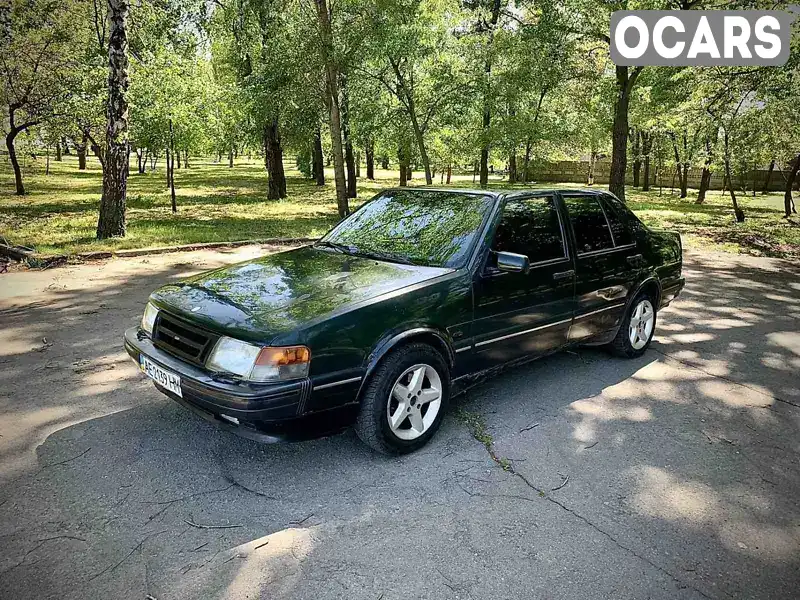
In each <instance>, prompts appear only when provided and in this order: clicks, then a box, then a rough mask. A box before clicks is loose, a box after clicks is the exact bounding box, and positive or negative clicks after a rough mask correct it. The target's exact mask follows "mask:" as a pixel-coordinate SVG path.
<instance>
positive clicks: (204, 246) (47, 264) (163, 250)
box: [26, 237, 319, 268]
mask: <svg viewBox="0 0 800 600" xmlns="http://www.w3.org/2000/svg"><path fill="white" fill-rule="evenodd" d="M318 239H319V238H308V237H302V238H263V239H257V240H239V241H234V242H205V243H200V244H184V245H182V246H159V247H156V248H136V249H132V250H101V251H96V252H78V253H76V254H56V255H47V256H40V255H38V254H36V253H32V254H30V255H28V256H27V257H26V260H32V261H34V263H35V264H37V265H41V266H42V267H44V268H51V267H56V266H60V265H64V264H66V263H67V262H69V261H73V262H75V261H78V262H80V261H84V260H104V259H109V258H131V257H135V256H148V255H150V254H168V253H171V252H191V251H193V250H209V249H214V248H237V247H239V246H253V245H276V246H294V245H299V244H306V243H308V242H316V241H317V240H318ZM29 268H36V267H30V266H29Z"/></svg>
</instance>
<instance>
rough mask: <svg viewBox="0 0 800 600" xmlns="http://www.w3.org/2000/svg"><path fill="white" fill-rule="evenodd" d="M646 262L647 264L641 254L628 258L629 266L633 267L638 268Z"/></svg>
mask: <svg viewBox="0 0 800 600" xmlns="http://www.w3.org/2000/svg"><path fill="white" fill-rule="evenodd" d="M644 262H645V261H644V256H642V255H641V254H634V255H633V256H629V257H628V264H629V265H631V266H632V267H638V266H639V265H641V264H643V263H644Z"/></svg>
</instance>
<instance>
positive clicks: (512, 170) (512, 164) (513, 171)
mask: <svg viewBox="0 0 800 600" xmlns="http://www.w3.org/2000/svg"><path fill="white" fill-rule="evenodd" d="M516 182H517V151H516V149H514V152H512V153H511V154H510V155H509V157H508V183H516Z"/></svg>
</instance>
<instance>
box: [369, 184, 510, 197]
mask: <svg viewBox="0 0 800 600" xmlns="http://www.w3.org/2000/svg"><path fill="white" fill-rule="evenodd" d="M381 191H382V192H403V191H404V192H409V191H413V192H423V193H424V192H439V193H441V192H446V193H448V194H465V195H466V194H469V195H470V196H474V195H476V194H477V195H479V196H491V197H492V198H500V197H501V196H503V195H504V190H479V189H470V188H447V187H428V186H425V187H422V186H409V187H391V188H386V189H383V190H381Z"/></svg>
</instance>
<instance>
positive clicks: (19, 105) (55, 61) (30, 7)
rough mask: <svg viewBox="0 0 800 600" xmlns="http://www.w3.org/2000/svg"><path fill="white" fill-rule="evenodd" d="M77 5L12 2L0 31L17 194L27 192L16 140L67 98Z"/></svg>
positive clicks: (0, 78) (47, 0) (0, 74)
mask: <svg viewBox="0 0 800 600" xmlns="http://www.w3.org/2000/svg"><path fill="white" fill-rule="evenodd" d="M79 8H80V7H78V6H76V5H75V4H73V3H70V2H65V3H61V2H55V1H52V0H31V1H28V0H12V1H11V4H10V7H7V8H6V9H5V11H6V14H5V15H3V16H4V18H3V23H2V25H3V31H2V35H0V98H1V99H2V104H3V106H4V107H5V110H6V116H7V118H8V126H7V128H6V129H5V133H6V136H5V143H6V148H7V149H8V155H9V160H10V161H11V166H12V169H13V170H14V183H15V187H16V193H17V195H20V196H22V195H24V194H25V186H24V184H23V180H22V170H21V168H20V165H19V160H18V158H17V152H16V147H15V145H14V142H15V140H16V138H17V136H19V134H20V133H22V132H24V131H26V130H28V129H29V128H31V127H33V126H35V125H38V124H39V123H42V122H43V121H45V120H47V119H49V118H52V117H53V115H54V114H55V113H56V110H57V108H58V106H59V104H60V103H61V102H62V101H63V100H64V99H65V98H66V97H67V96H68V94H69V91H70V89H71V87H72V81H73V79H74V74H75V70H76V64H75V63H74V62H73V61H72V59H71V58H70V57H71V49H72V48H71V47H72V45H73V44H75V43H79V40H80V39H81V34H83V33H85V30H84V29H82V28H81V25H80V24H81V22H82V21H81V19H80V14H79Z"/></svg>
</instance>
